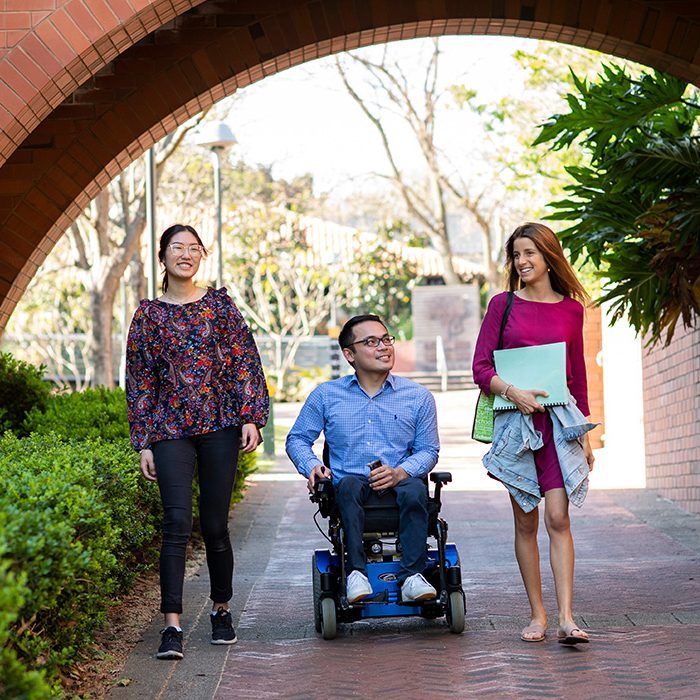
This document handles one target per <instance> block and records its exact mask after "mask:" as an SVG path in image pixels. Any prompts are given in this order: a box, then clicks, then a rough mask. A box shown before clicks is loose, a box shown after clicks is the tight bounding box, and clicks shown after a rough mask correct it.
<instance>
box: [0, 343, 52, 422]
mask: <svg viewBox="0 0 700 700" xmlns="http://www.w3.org/2000/svg"><path fill="white" fill-rule="evenodd" d="M44 369H45V368H44V367H43V366H41V367H34V366H33V365H30V364H28V363H26V362H22V361H21V360H16V359H15V358H14V357H12V355H10V354H9V353H5V352H3V353H0V434H2V433H3V432H4V431H5V430H14V431H17V432H21V431H22V423H23V421H24V419H25V417H26V415H27V413H29V412H30V411H31V410H32V409H43V408H44V407H45V406H46V405H47V403H48V400H49V394H50V393H51V388H50V386H49V384H47V383H46V382H44V381H43V380H42V376H43V374H44Z"/></svg>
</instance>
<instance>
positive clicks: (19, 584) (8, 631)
mask: <svg viewBox="0 0 700 700" xmlns="http://www.w3.org/2000/svg"><path fill="white" fill-rule="evenodd" d="M3 520H4V519H3V518H0V524H1V523H2V522H3ZM5 554H6V553H5V552H3V551H2V550H0V697H2V698H8V699H9V698H45V697H48V696H49V695H50V688H49V686H48V684H47V683H46V681H45V680H44V678H43V677H42V674H41V673H39V672H38V671H31V670H28V669H27V668H26V667H25V666H24V664H23V663H22V662H21V661H20V660H19V659H18V658H17V652H16V650H15V649H14V648H13V646H12V644H11V640H12V625H13V623H14V622H15V621H16V619H17V616H18V614H19V611H20V610H21V608H22V607H23V605H24V601H25V597H26V596H27V594H28V591H27V587H26V574H23V573H20V574H17V573H16V572H14V571H12V570H11V568H10V563H11V562H10V561H9V560H8V559H6V558H5Z"/></svg>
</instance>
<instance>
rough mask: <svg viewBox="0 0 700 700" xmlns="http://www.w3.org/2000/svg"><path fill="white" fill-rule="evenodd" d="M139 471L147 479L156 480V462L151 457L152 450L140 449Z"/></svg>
mask: <svg viewBox="0 0 700 700" xmlns="http://www.w3.org/2000/svg"><path fill="white" fill-rule="evenodd" d="M140 454H141V473H142V474H143V475H144V476H145V477H146V478H147V479H148V480H149V481H157V480H158V477H157V476H156V462H155V460H154V459H153V452H152V450H141V453H140Z"/></svg>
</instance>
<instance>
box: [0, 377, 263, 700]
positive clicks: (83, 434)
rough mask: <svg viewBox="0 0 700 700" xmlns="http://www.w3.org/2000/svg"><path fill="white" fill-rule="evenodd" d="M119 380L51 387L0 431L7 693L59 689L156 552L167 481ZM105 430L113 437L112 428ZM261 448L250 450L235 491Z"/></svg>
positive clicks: (0, 668) (2, 688) (0, 636)
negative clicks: (132, 427) (109, 386)
mask: <svg viewBox="0 0 700 700" xmlns="http://www.w3.org/2000/svg"><path fill="white" fill-rule="evenodd" d="M124 406H125V404H124V394H123V392H122V391H120V390H113V391H108V390H105V389H99V390H94V391H87V392H83V393H76V394H67V395H57V396H52V397H51V398H50V399H49V400H48V404H47V407H46V409H45V410H43V411H40V410H38V409H29V411H28V412H27V414H26V415H25V417H24V419H23V421H22V425H21V429H20V430H19V431H18V432H20V433H21V432H24V431H26V430H29V429H31V430H32V434H31V435H30V436H28V437H21V436H19V435H15V434H13V433H11V432H8V433H6V434H5V436H4V437H2V438H1V439H0V480H1V482H2V490H0V697H2V698H3V699H4V698H43V697H49V696H51V695H59V694H60V692H61V691H60V682H59V681H60V678H61V675H62V674H63V673H65V672H66V671H67V670H68V669H69V667H70V666H71V664H73V663H75V662H76V661H77V660H78V659H79V658H80V652H81V650H83V649H85V647H86V646H88V645H89V644H90V643H91V641H92V639H93V633H94V631H95V629H96V627H97V626H98V625H99V624H100V623H101V622H102V621H103V620H104V619H105V614H106V610H107V608H108V607H109V604H110V602H111V601H112V600H113V598H114V596H115V595H118V594H119V593H121V592H123V591H126V590H128V589H129V587H130V586H131V584H132V582H133V579H134V576H135V575H136V574H138V573H139V572H141V571H143V570H144V569H145V568H148V567H151V566H152V565H153V564H154V563H155V561H156V559H157V550H158V544H159V537H158V532H159V529H160V519H161V506H160V496H159V493H158V488H157V486H156V485H155V484H153V483H151V482H148V481H146V480H145V479H144V478H143V477H142V476H141V474H140V470H139V467H138V454H137V453H136V452H135V451H134V450H133V449H132V448H131V445H130V444H129V441H128V438H127V437H125V435H128V425H127V423H126V413H125V408H124ZM103 435H106V436H107V437H108V438H109V439H104V438H103V437H101V436H103ZM255 461H256V456H255V454H253V455H241V459H240V460H239V471H238V478H237V482H236V492H235V493H234V499H235V500H240V498H241V493H242V488H243V484H242V482H243V481H244V478H245V476H247V475H248V474H250V473H251V472H252V471H254V470H255Z"/></svg>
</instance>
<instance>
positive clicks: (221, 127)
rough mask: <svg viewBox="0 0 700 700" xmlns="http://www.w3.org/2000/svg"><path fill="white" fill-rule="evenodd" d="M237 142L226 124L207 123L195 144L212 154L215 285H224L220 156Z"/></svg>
mask: <svg viewBox="0 0 700 700" xmlns="http://www.w3.org/2000/svg"><path fill="white" fill-rule="evenodd" d="M237 143H238V141H236V137H235V136H234V135H233V132H232V131H231V129H230V128H229V126H228V124H225V123H224V122H217V123H216V124H208V125H207V126H206V127H204V129H202V131H201V132H200V134H199V138H198V139H197V144H198V145H199V146H203V147H204V148H208V149H209V150H210V151H211V152H212V153H213V155H214V205H215V208H216V249H217V252H218V269H217V275H216V286H217V287H219V288H221V287H223V286H224V249H223V246H222V243H221V236H222V234H221V156H222V155H223V153H224V151H225V150H226V149H227V148H230V147H231V146H235V145H236V144H237Z"/></svg>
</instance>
